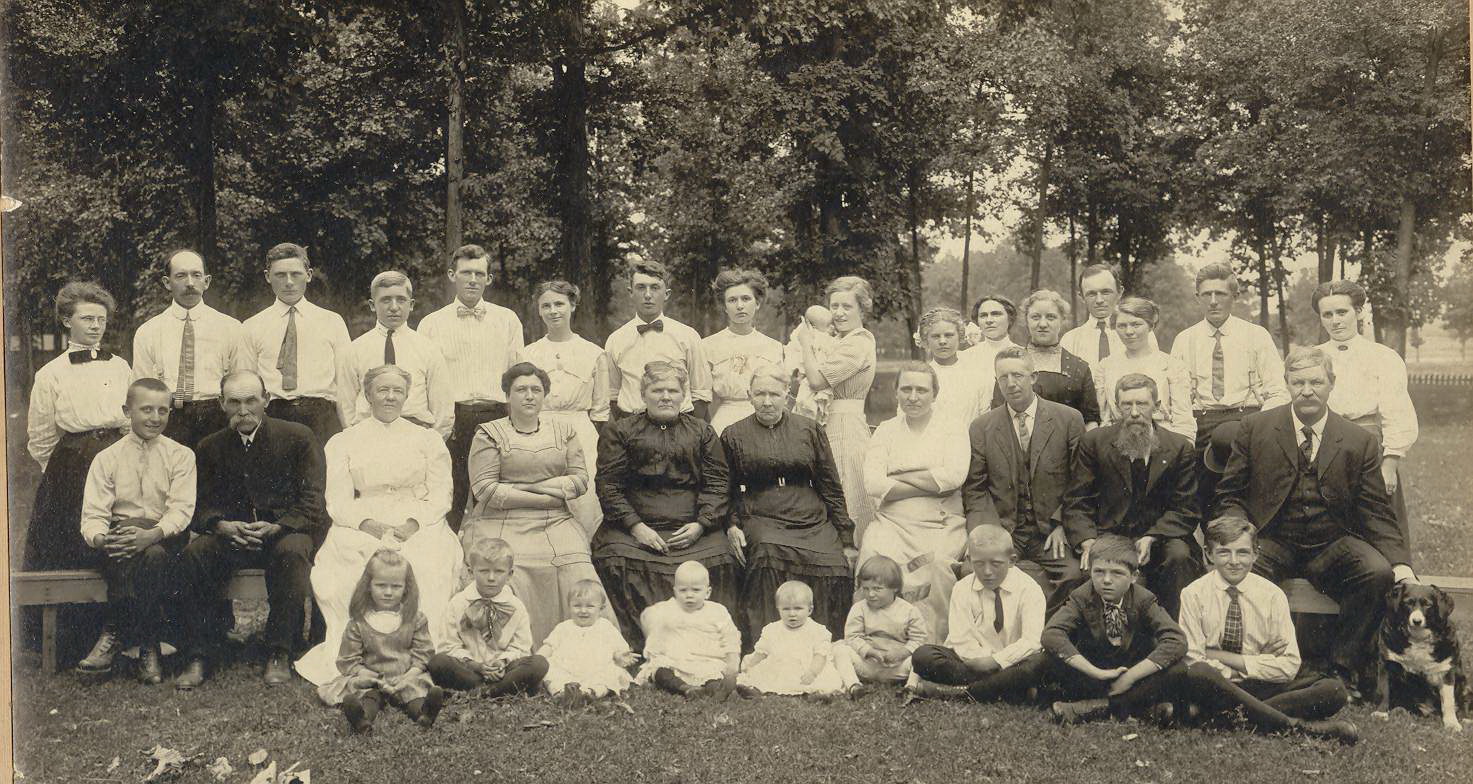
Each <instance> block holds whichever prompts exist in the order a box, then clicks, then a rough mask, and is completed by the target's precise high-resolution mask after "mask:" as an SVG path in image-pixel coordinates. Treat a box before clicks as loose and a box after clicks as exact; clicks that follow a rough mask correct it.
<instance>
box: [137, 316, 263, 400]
mask: <svg viewBox="0 0 1473 784" xmlns="http://www.w3.org/2000/svg"><path fill="white" fill-rule="evenodd" d="M186 313H188V314H189V319H190V321H192V322H194V394H193V395H192V396H191V397H190V400H211V399H213V398H218V397H219V396H220V378H221V377H223V376H224V375H225V374H226V373H227V372H229V371H231V370H241V369H254V366H253V365H252V363H251V362H250V361H249V360H248V359H247V358H246V356H245V351H244V350H243V349H242V337H243V332H242V330H241V326H240V322H239V321H236V320H235V319H233V318H231V317H229V316H227V315H225V314H224V313H221V312H220V311H218V310H215V309H214V308H212V307H210V306H209V305H206V304H205V303H203V302H201V303H199V304H198V305H195V306H194V307H193V308H191V309H189V310H187V311H186V310H185V309H184V308H183V307H182V306H181V305H180V304H179V303H177V302H171V303H170V304H169V307H168V308H166V309H165V310H164V312H163V313H160V314H158V315H157V316H154V317H153V318H151V319H149V320H148V321H145V322H143V326H141V327H139V328H138V331H137V332H135V333H133V378H135V379H139V378H156V379H158V380H160V381H162V382H164V383H165V384H167V385H168V387H169V389H178V388H179V349H180V346H181V344H182V343H183V341H184V315H185V314H186Z"/></svg>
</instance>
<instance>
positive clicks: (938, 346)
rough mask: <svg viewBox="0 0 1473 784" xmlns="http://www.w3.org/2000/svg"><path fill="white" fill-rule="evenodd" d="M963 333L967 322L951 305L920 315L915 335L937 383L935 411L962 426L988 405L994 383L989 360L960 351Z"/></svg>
mask: <svg viewBox="0 0 1473 784" xmlns="http://www.w3.org/2000/svg"><path fill="white" fill-rule="evenodd" d="M965 336H966V321H965V320H964V319H963V318H962V314H961V313H960V312H958V311H956V310H953V309H951V308H931V309H930V310H928V311H926V312H925V313H923V314H921V321H920V325H919V328H918V329H917V330H916V334H915V335H914V337H915V339H916V344H917V345H918V346H920V348H921V350H922V351H924V352H926V362H927V363H929V364H930V365H931V369H932V370H935V371H936V378H937V380H938V381H939V382H940V390H939V391H938V392H937V394H936V405H935V409H936V413H937V414H938V415H940V416H944V417H949V418H951V419H952V420H953V421H954V422H956V423H958V425H959V426H960V427H962V428H966V427H968V426H969V425H971V424H972V420H973V419H976V418H977V417H979V416H981V415H982V414H984V413H986V411H987V409H988V408H989V407H991V404H992V390H993V385H994V384H995V383H996V377H995V376H994V375H993V370H992V363H991V362H989V363H987V365H986V366H985V367H984V366H982V365H979V364H977V363H976V362H975V361H973V360H972V359H971V358H970V356H969V355H968V354H967V353H966V352H965V351H962V350H961V348H962V345H963V343H964V340H965ZM897 408H898V405H897Z"/></svg>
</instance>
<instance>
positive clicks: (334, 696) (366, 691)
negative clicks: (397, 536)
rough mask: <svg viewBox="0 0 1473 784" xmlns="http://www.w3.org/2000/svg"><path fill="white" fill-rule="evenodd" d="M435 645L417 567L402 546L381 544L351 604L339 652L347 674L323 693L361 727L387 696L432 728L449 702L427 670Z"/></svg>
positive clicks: (366, 729)
mask: <svg viewBox="0 0 1473 784" xmlns="http://www.w3.org/2000/svg"><path fill="white" fill-rule="evenodd" d="M434 652H435V645H434V643H433V642H432V641H431V640H430V623H429V621H428V620H427V619H426V618H425V616H424V614H423V613H421V612H420V611H419V586H418V585H416V584H415V581H414V570H413V569H411V568H410V566H409V561H407V560H405V559H404V556H402V555H400V554H399V553H398V552H396V551H394V550H379V551H378V552H376V553H374V554H373V557H372V558H369V559H368V565H367V566H365V567H364V568H363V576H362V577H360V578H359V579H358V586H357V587H356V588H354V589H353V598H352V600H351V601H350V602H349V604H348V627H347V629H345V630H344V631H343V643H342V646H341V648H339V651H338V670H339V672H341V673H342V674H341V675H339V676H338V677H337V678H336V679H334V680H332V681H329V682H328V683H325V684H323V685H322V686H319V687H318V689H317V696H319V697H321V698H322V701H323V702H325V703H327V704H328V705H340V706H341V707H342V710H343V715H344V716H346V717H348V724H349V726H351V727H352V729H353V732H355V733H364V732H370V731H371V730H372V729H373V720H374V718H375V717H377V716H378V712H379V710H380V709H381V708H382V707H383V706H384V703H385V702H387V703H389V704H391V705H395V706H398V707H399V708H401V709H402V710H403V711H404V712H405V713H406V714H408V716H409V717H410V718H411V719H414V720H415V722H417V723H418V724H419V726H421V727H425V728H426V729H428V728H429V727H432V726H434V724H435V717H436V716H438V715H439V714H440V707H441V706H442V705H444V704H445V692H444V691H443V690H441V689H440V687H438V686H435V685H434V684H433V683H431V682H430V676H429V673H428V672H427V670H426V666H427V665H428V663H429V660H430V655H431V654H433V653H434Z"/></svg>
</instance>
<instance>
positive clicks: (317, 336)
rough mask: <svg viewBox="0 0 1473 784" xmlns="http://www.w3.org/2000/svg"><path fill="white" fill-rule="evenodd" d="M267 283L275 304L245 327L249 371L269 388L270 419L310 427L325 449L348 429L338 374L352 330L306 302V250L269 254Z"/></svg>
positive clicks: (285, 247)
mask: <svg viewBox="0 0 1473 784" xmlns="http://www.w3.org/2000/svg"><path fill="white" fill-rule="evenodd" d="M266 282H267V283H269V284H270V285H271V292H272V293H273V294H275V295H276V301H275V302H273V303H271V305H270V306H269V307H267V308H266V309H265V310H263V311H261V312H260V313H257V314H256V315H254V316H251V317H250V318H248V319H246V320H245V323H244V324H243V325H242V332H243V333H244V335H245V338H244V351H245V353H246V359H247V365H248V367H250V369H252V370H255V371H256V373H257V374H259V375H260V376H261V378H262V379H263V380H264V381H265V382H266V391H267V392H268V393H269V394H270V400H271V402H270V403H269V404H268V405H267V408H266V413H267V414H268V415H269V416H271V417H273V418H275V419H284V420H286V421H288V422H296V423H298V424H302V425H306V426H307V427H309V428H311V430H312V434H313V435H314V436H315V437H316V439H317V445H318V446H322V445H324V444H326V443H327V439H329V438H332V437H333V436H334V435H336V434H337V432H338V431H339V430H342V429H343V420H342V417H341V416H340V415H339V413H338V405H337V390H338V387H339V386H340V383H341V380H340V379H339V378H338V368H339V367H340V366H341V365H342V364H343V358H344V357H345V356H346V355H347V353H348V344H349V342H350V339H349V338H348V325H347V324H345V323H344V322H343V317H342V316H339V315H338V314H337V313H335V312H333V311H331V310H328V309H326V308H323V307H319V306H318V305H315V304H313V303H311V302H308V301H307V284H308V283H311V282H312V262H311V260H309V259H308V258H307V249H306V248H303V247H302V246H300V245H295V244H293V243H290V242H283V243H281V244H279V245H275V246H273V247H272V248H271V250H268V251H266Z"/></svg>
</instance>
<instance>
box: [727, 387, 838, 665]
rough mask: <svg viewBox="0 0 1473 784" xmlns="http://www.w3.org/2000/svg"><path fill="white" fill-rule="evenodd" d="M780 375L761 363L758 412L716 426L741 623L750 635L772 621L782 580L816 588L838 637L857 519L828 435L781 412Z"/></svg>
mask: <svg viewBox="0 0 1473 784" xmlns="http://www.w3.org/2000/svg"><path fill="white" fill-rule="evenodd" d="M787 391H788V383H787V377H786V374H785V373H783V371H782V370H781V369H780V368H760V369H758V370H757V371H756V372H755V373H753V375H752V382H751V385H750V390H749V396H748V399H749V400H750V401H751V402H752V405H753V407H754V408H755V409H756V413H754V414H751V415H749V416H747V417H746V418H744V419H741V420H739V421H737V422H734V423H733V424H732V425H730V426H729V427H727V429H726V431H725V432H724V433H722V434H721V444H722V446H723V447H725V449H726V462H727V466H728V468H729V470H730V480H729V481H730V485H731V497H732V504H731V517H732V527H731V532H730V535H731V538H732V541H733V542H735V543H737V544H738V545H745V547H744V549H745V556H746V562H747V573H746V577H745V578H744V579H743V581H742V594H741V595H742V598H741V605H740V608H739V615H740V618H739V619H738V620H737V623H738V625H741V626H744V627H745V632H746V634H747V639H748V640H756V639H757V636H758V634H759V633H760V632H761V631H762V627H763V626H766V625H767V624H769V623H771V622H773V621H775V620H777V619H778V612H777V603H776V598H775V594H776V592H777V587H778V586H779V585H781V584H782V583H784V582H786V581H788V580H797V581H799V582H802V583H806V584H807V585H808V587H810V588H812V589H813V619H814V620H815V621H818V622H819V623H821V624H823V625H824V626H826V627H828V629H829V631H830V632H832V633H833V634H834V635H835V636H837V637H843V635H844V620H845V618H846V617H847V616H848V614H849V607H850V605H851V603H852V602H853V599H854V580H853V578H852V577H851V574H852V573H853V567H854V561H855V559H856V558H857V557H858V551H856V550H855V549H854V523H853V522H852V521H851V520H850V519H849V514H848V512H846V511H845V507H844V487H843V485H841V484H840V483H839V469H838V468H837V467H836V466H835V465H834V455H833V452H832V451H831V450H830V448H829V439H828V437H827V436H826V435H825V434H824V432H823V430H822V429H821V428H820V427H819V426H818V423H816V422H814V421H813V420H811V419H809V418H807V417H803V416H799V415H797V414H791V413H788V412H786V411H784V410H783V404H784V402H785V400H786V397H787Z"/></svg>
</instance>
